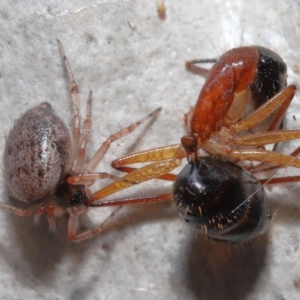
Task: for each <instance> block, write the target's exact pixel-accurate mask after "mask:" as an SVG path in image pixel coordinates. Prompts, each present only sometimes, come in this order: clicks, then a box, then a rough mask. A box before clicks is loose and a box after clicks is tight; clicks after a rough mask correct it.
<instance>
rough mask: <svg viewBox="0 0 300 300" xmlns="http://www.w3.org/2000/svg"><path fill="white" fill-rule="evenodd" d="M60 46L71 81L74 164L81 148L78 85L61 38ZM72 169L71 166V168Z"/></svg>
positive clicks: (71, 160) (72, 157) (72, 152)
mask: <svg viewBox="0 0 300 300" xmlns="http://www.w3.org/2000/svg"><path fill="white" fill-rule="evenodd" d="M57 43H58V47H59V51H60V54H61V56H62V59H63V61H64V65H65V68H66V70H67V73H68V76H69V81H70V92H71V98H72V108H73V133H72V136H73V143H72V151H71V155H70V161H69V163H70V165H71V166H72V164H73V162H74V161H75V158H76V154H77V151H78V148H79V138H80V112H79V97H78V86H77V83H76V81H75V79H74V76H73V73H72V70H71V67H70V64H69V62H68V60H67V57H66V55H65V52H64V49H63V46H62V44H61V42H60V41H59V40H57ZM69 169H71V168H69Z"/></svg>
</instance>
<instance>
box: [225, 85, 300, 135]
mask: <svg viewBox="0 0 300 300" xmlns="http://www.w3.org/2000/svg"><path fill="white" fill-rule="evenodd" d="M295 91H296V86H295V85H289V86H287V87H286V88H284V89H283V90H282V91H281V92H279V93H278V94H277V95H275V96H274V97H273V98H271V99H270V100H269V101H268V102H266V103H265V104H263V105H262V106H260V107H259V108H258V109H256V110H255V111H254V112H253V113H252V114H250V115H249V116H248V117H246V118H244V119H243V120H241V121H239V122H238V123H237V124H235V125H233V126H231V127H230V129H231V130H232V131H233V132H240V131H243V130H248V129H250V128H253V127H254V126H256V125H258V124H260V123H261V122H262V121H264V120H265V119H266V118H267V117H268V116H270V114H271V113H272V112H274V111H275V110H276V109H277V108H279V107H280V106H281V105H282V104H283V103H285V101H288V100H286V99H293V97H294V94H295ZM290 101H291V100H290Z"/></svg>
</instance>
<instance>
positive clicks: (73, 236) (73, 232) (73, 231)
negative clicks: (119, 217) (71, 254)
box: [68, 206, 122, 242]
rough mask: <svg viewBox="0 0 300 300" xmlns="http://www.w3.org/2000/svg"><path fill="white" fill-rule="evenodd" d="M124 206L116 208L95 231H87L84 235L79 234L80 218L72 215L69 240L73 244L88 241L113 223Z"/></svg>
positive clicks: (69, 224)
mask: <svg viewBox="0 0 300 300" xmlns="http://www.w3.org/2000/svg"><path fill="white" fill-rule="evenodd" d="M121 208H122V206H119V207H118V208H116V209H115V210H114V211H113V212H112V213H111V214H110V215H109V217H108V218H107V219H106V220H105V221H104V222H103V223H101V225H100V226H98V227H95V228H93V229H90V230H87V231H85V232H83V233H80V234H77V228H78V217H77V216H76V215H70V218H69V223H68V238H69V240H71V241H73V242H81V241H83V240H86V239H88V238H90V237H92V236H94V235H96V234H98V233H100V232H101V231H102V229H103V228H104V227H105V226H106V225H107V224H108V223H109V221H111V219H112V218H113V217H114V216H115V214H116V213H118V212H119V211H120V209H121Z"/></svg>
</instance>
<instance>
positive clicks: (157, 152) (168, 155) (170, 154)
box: [111, 144, 186, 170]
mask: <svg viewBox="0 0 300 300" xmlns="http://www.w3.org/2000/svg"><path fill="white" fill-rule="evenodd" d="M184 157H186V153H185V151H184V149H183V147H182V146H181V145H180V144H177V145H171V146H165V147H160V148H154V149H151V150H145V151H140V152H137V153H133V154H129V155H127V156H124V157H122V158H118V159H116V160H113V161H112V163H111V166H112V167H113V168H114V169H117V170H119V167H121V166H123V165H131V164H137V163H145V162H153V161H162V160H167V159H172V158H184Z"/></svg>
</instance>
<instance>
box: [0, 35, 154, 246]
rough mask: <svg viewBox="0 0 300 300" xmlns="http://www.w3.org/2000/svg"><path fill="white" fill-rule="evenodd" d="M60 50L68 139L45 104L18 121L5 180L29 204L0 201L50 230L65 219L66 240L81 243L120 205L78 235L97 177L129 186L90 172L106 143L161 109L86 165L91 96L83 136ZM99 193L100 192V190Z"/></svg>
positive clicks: (10, 141) (94, 196) (9, 140)
mask: <svg viewBox="0 0 300 300" xmlns="http://www.w3.org/2000/svg"><path fill="white" fill-rule="evenodd" d="M58 46H59V50H60V53H61V56H62V58H63V61H64V66H65V68H66V70H67V73H68V77H69V81H70V92H71V99H72V108H73V113H74V114H73V131H72V139H70V134H69V131H68V129H67V127H66V125H65V124H64V122H63V121H62V120H61V119H60V118H58V117H57V116H56V115H55V114H54V112H53V109H52V107H51V105H50V104H49V103H46V102H44V103H41V104H39V105H38V106H36V107H34V108H32V109H30V110H28V111H27V112H26V113H25V114H24V115H22V116H21V117H20V118H19V119H18V120H16V122H15V124H14V127H13V128H12V130H11V132H10V134H9V136H8V138H7V140H6V145H5V150H4V176H5V180H6V182H7V184H8V186H9V189H10V192H11V194H12V196H14V197H15V198H17V199H18V200H21V201H23V202H25V203H27V204H28V205H29V208H27V209H20V208H16V207H13V206H9V205H6V204H4V203H0V210H3V211H7V212H10V213H13V214H15V215H19V216H23V217H28V216H33V218H34V223H35V224H38V223H39V222H40V219H41V216H42V215H44V214H46V215H47V219H48V223H49V227H50V230H51V231H52V232H55V231H56V222H55V218H57V217H61V216H63V215H67V216H68V218H69V221H68V238H69V239H70V240H72V241H74V242H79V241H82V240H84V239H87V238H90V237H92V236H94V235H95V234H97V233H99V232H101V231H102V229H103V227H104V226H105V225H106V224H107V223H108V222H109V221H110V220H111V219H112V217H113V216H114V215H115V214H116V213H117V211H118V210H120V207H119V208H117V209H116V210H114V211H113V212H112V214H111V215H110V216H109V217H108V218H107V219H106V220H105V221H104V222H103V223H102V224H100V225H99V226H98V227H95V228H93V229H90V230H87V231H85V232H83V233H77V229H78V217H79V216H81V215H83V214H85V213H86V212H87V209H88V207H89V206H91V204H92V203H93V202H94V201H97V200H99V199H100V198H99V196H97V193H94V194H91V192H90V190H89V189H88V187H89V186H90V185H92V184H93V183H94V182H95V180H97V179H104V178H110V179H113V180H116V181H118V182H119V183H120V184H121V185H123V184H124V183H125V182H127V180H126V179H122V178H121V179H120V178H118V177H117V176H113V175H111V174H109V173H106V172H100V173H96V172H94V169H95V168H96V166H97V165H98V164H99V162H100V161H101V160H102V158H103V157H104V155H105V153H106V152H107V150H108V148H109V147H110V144H111V143H112V142H114V141H116V140H117V139H119V138H121V137H123V136H125V135H127V134H128V133H130V132H132V131H133V130H134V129H135V128H136V127H137V126H139V125H140V124H142V123H143V122H145V121H146V120H148V119H150V118H151V117H154V116H156V115H157V113H158V112H159V111H160V108H159V109H157V110H155V111H154V112H152V113H150V114H149V115H148V116H146V117H144V118H143V119H141V120H140V121H138V122H136V123H134V124H132V125H131V126H128V127H127V128H124V129H122V130H120V131H118V132H116V133H114V134H112V135H111V136H110V137H109V138H108V139H107V140H106V141H104V142H103V144H102V145H101V147H100V148H99V149H98V151H96V153H95V154H94V156H93V157H92V158H91V159H90V161H89V162H88V164H87V165H86V166H85V165H84V160H85V152H86V146H87V142H88V137H89V132H90V128H91V113H92V108H91V106H92V93H90V95H89V98H88V101H87V109H86V119H85V122H84V126H83V132H82V133H81V132H80V131H81V125H80V111H79V97H78V87H77V84H76V82H75V79H74V76H73V73H72V71H71V68H70V65H69V63H68V60H67V58H66V55H65V53H64V50H63V47H62V45H61V43H60V42H59V41H58ZM100 191H101V190H100Z"/></svg>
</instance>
